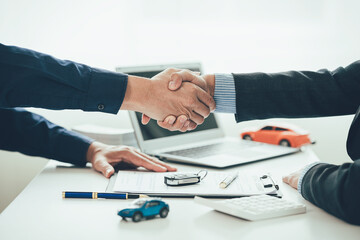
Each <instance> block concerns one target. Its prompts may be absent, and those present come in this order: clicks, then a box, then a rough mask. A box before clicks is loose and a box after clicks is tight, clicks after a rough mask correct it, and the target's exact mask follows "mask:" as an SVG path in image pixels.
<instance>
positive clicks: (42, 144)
mask: <svg viewBox="0 0 360 240" xmlns="http://www.w3.org/2000/svg"><path fill="white" fill-rule="evenodd" d="M0 133H1V137H0V149H3V150H8V151H18V152H21V153H23V154H26V155H30V156H40V157H44V158H49V159H55V160H59V161H62V162H67V163H72V164H75V165H79V166H85V164H86V153H87V150H88V148H89V146H90V144H91V143H92V142H93V139H90V138H88V137H85V136H83V135H80V134H78V133H75V132H72V131H69V130H66V129H65V128H62V127H60V126H58V125H56V124H53V123H51V122H49V121H48V120H46V119H45V118H43V117H41V116H39V115H37V114H34V113H31V112H28V111H26V110H23V109H21V108H13V109H4V108H0Z"/></svg>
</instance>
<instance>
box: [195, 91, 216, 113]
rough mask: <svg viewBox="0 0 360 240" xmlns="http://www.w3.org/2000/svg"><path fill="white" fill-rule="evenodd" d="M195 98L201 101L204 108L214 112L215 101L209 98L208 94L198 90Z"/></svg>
mask: <svg viewBox="0 0 360 240" xmlns="http://www.w3.org/2000/svg"><path fill="white" fill-rule="evenodd" d="M197 98H198V99H199V101H201V102H202V103H204V104H205V105H206V106H208V107H209V109H210V111H211V112H212V111H214V110H215V108H216V104H215V100H214V98H213V97H211V95H210V94H208V93H207V92H205V91H204V90H202V89H199V91H197Z"/></svg>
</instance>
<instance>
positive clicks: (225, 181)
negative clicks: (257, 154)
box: [219, 172, 239, 188]
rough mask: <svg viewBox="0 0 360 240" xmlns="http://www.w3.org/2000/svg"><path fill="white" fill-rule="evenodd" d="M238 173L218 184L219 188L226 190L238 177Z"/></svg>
mask: <svg viewBox="0 0 360 240" xmlns="http://www.w3.org/2000/svg"><path fill="white" fill-rule="evenodd" d="M238 174H239V172H236V173H234V174H232V175H229V176H227V177H226V178H225V179H224V180H222V181H221V182H220V184H219V187H220V188H227V187H228V186H229V185H230V184H231V183H232V182H233V181H234V180H235V179H236V178H237V176H238Z"/></svg>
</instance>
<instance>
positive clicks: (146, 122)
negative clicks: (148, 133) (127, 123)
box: [141, 114, 151, 125]
mask: <svg viewBox="0 0 360 240" xmlns="http://www.w3.org/2000/svg"><path fill="white" fill-rule="evenodd" d="M150 119H151V118H150V117H149V116H148V115H146V114H143V115H142V119H141V123H142V124H144V125H146V124H148V123H149V122H150Z"/></svg>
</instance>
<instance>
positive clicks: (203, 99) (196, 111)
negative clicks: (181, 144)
mask: <svg viewBox="0 0 360 240" xmlns="http://www.w3.org/2000/svg"><path fill="white" fill-rule="evenodd" d="M163 79H167V80H165V83H166V88H167V89H169V90H172V91H173V92H172V93H173V95H175V94H181V95H183V94H184V93H185V98H186V99H182V100H185V101H183V102H185V103H186V105H185V106H183V107H182V108H180V109H179V110H178V112H176V113H175V114H173V113H170V114H168V115H167V116H166V117H165V118H163V119H160V120H159V119H158V121H157V123H158V125H159V126H160V127H162V128H165V129H168V130H170V131H177V130H179V131H182V132H185V131H189V130H194V129H195V128H196V127H197V125H198V124H202V123H203V122H204V119H205V118H206V117H208V116H209V114H210V112H211V111H213V110H214V109H215V102H214V100H213V96H214V88H215V78H214V76H213V75H205V76H204V77H201V76H199V75H198V73H195V72H192V71H190V70H179V69H167V70H165V71H164V72H161V73H160V74H158V75H156V76H154V77H153V78H152V80H153V81H163ZM173 97H175V96H173ZM167 100H168V99H166V98H164V99H163V101H165V103H166V104H168V103H171V102H168V101H167ZM143 113H144V114H143V117H142V123H143V124H147V123H148V122H149V121H150V118H151V113H150V114H147V113H146V112H143ZM154 119H156V118H154Z"/></svg>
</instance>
